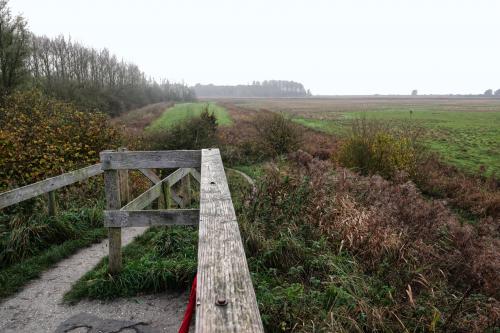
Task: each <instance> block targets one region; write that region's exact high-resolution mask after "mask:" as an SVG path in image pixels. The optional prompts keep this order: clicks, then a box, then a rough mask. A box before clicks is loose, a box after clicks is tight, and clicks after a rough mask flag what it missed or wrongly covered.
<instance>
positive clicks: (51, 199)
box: [48, 191, 57, 216]
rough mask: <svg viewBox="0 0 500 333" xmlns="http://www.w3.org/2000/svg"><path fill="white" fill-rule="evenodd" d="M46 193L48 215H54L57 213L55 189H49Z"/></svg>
mask: <svg viewBox="0 0 500 333" xmlns="http://www.w3.org/2000/svg"><path fill="white" fill-rule="evenodd" d="M48 194H49V216H56V214H57V202H56V191H50V192H49V193H48Z"/></svg>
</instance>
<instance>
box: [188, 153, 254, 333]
mask: <svg viewBox="0 0 500 333" xmlns="http://www.w3.org/2000/svg"><path fill="white" fill-rule="evenodd" d="M196 296H197V304H198V306H197V308H196V332H197V333H201V332H264V329H263V326H262V321H261V318H260V314H259V309H258V307H257V301H256V299H255V292H254V289H253V285H252V280H251V278H250V272H249V270H248V265H247V261H246V257H245V252H244V250H243V244H242V241H241V236H240V231H239V227H238V222H237V221H236V214H235V212H234V207H233V203H232V200H231V195H230V193H229V187H228V185H227V180H226V175H225V173H224V167H223V165H222V160H221V157H220V153H219V150H218V149H203V150H202V161H201V185H200V225H199V241H198V287H197V290H196ZM218 298H222V299H225V300H227V305H225V306H218V305H216V300H217V299H218Z"/></svg>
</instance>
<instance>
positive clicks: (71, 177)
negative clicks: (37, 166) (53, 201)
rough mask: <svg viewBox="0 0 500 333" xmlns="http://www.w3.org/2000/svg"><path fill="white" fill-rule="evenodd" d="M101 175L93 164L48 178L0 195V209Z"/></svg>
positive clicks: (100, 169) (97, 166) (99, 166)
mask: <svg viewBox="0 0 500 333" xmlns="http://www.w3.org/2000/svg"><path fill="white" fill-rule="evenodd" d="M101 173H103V170H102V168H101V164H100V163H99V164H94V165H91V166H88V167H86V168H83V169H78V170H75V171H71V172H68V173H64V174H62V175H59V176H56V177H52V178H48V179H45V180H42V181H39V182H37V183H34V184H30V185H26V186H23V187H20V188H16V189H13V190H10V191H7V192H3V193H0V209H2V208H5V207H8V206H11V205H14V204H16V203H19V202H22V201H25V200H28V199H31V198H34V197H36V196H39V195H41V194H44V193H48V192H51V191H54V190H57V189H60V188H62V187H65V186H68V185H71V184H73V183H76V182H79V181H82V180H85V179H87V178H90V177H93V176H97V175H99V174H101Z"/></svg>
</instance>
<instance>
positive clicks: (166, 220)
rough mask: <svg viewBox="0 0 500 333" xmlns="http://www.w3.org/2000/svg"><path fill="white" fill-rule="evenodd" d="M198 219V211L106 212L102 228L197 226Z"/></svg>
mask: <svg viewBox="0 0 500 333" xmlns="http://www.w3.org/2000/svg"><path fill="white" fill-rule="evenodd" d="M199 218H200V211H199V210H198V209H168V210H163V209H162V210H132V211H123V210H106V211H104V226H106V227H120V228H124V227H150V226H158V225H162V226H168V225H197V224H198V222H199Z"/></svg>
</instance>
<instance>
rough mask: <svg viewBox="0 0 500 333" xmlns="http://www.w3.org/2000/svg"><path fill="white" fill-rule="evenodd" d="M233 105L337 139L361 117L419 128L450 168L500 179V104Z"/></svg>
mask: <svg viewBox="0 0 500 333" xmlns="http://www.w3.org/2000/svg"><path fill="white" fill-rule="evenodd" d="M231 102H232V103H234V104H236V105H238V106H241V107H244V108H249V109H268V110H271V111H278V112H285V113H287V114H290V115H292V116H293V118H294V120H295V121H296V122H298V123H300V124H303V125H305V126H308V127H311V128H314V129H317V130H320V131H324V132H328V133H332V134H337V135H346V134H347V133H348V132H349V129H350V125H351V122H352V120H353V119H356V118H361V117H366V118H373V119H381V120H386V121H392V122H394V123H395V124H401V123H413V124H415V125H417V126H421V127H422V128H423V129H424V130H425V132H424V133H425V134H424V136H425V142H426V145H427V146H428V147H429V148H430V149H432V150H434V151H436V152H439V153H440V154H441V155H442V156H443V157H444V158H445V159H446V160H447V161H449V162H450V163H452V164H454V165H456V166H458V167H460V168H462V169H465V170H468V171H472V172H478V170H479V169H480V168H481V167H482V166H484V168H485V169H486V173H487V174H491V173H493V172H495V173H496V174H497V175H498V174H500V99H489V98H423V97H419V98H403V97H394V98H387V97H380V98H374V97H363V98H362V97H359V98H348V97H339V98H314V99H268V100H265V99H254V100H232V101H231ZM410 111H411V112H410Z"/></svg>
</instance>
